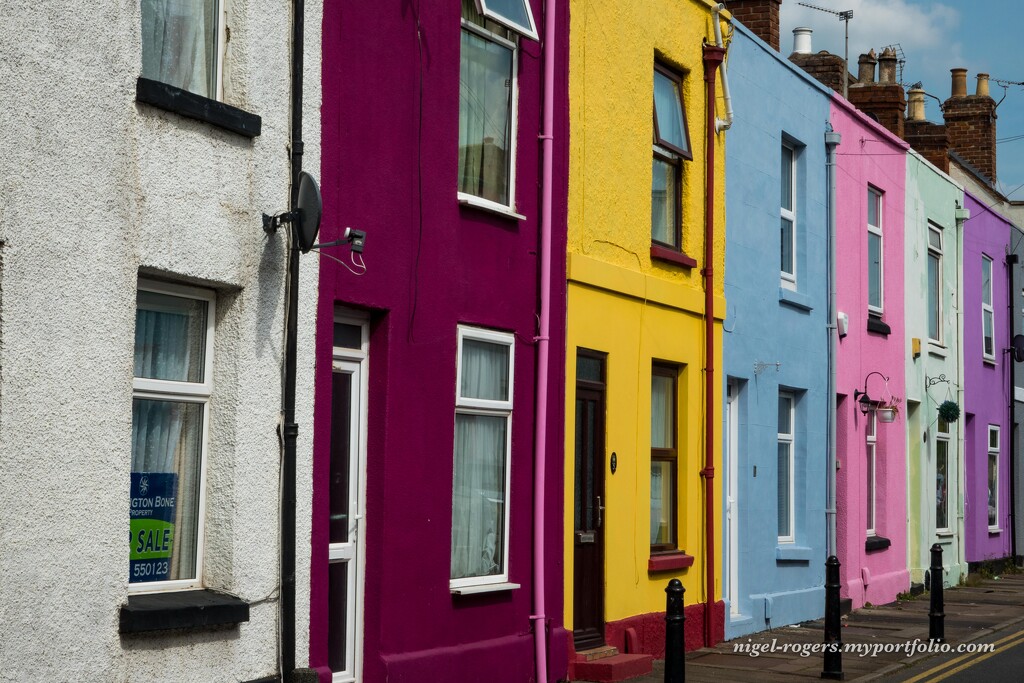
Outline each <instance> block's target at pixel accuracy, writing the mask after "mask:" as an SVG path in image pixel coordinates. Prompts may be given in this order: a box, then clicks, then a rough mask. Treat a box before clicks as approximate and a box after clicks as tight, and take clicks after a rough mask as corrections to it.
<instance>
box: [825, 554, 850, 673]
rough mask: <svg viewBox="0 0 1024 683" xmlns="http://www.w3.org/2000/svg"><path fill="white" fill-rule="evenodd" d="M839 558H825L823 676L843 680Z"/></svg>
mask: <svg viewBox="0 0 1024 683" xmlns="http://www.w3.org/2000/svg"><path fill="white" fill-rule="evenodd" d="M840 588H841V585H840V583H839V558H838V557H836V556H835V555H829V558H828V559H827V560H825V666H824V667H823V668H822V670H821V677H822V678H830V679H832V680H834V681H841V680H843V678H844V676H845V675H844V674H843V632H842V618H841V615H840V614H839V589H840Z"/></svg>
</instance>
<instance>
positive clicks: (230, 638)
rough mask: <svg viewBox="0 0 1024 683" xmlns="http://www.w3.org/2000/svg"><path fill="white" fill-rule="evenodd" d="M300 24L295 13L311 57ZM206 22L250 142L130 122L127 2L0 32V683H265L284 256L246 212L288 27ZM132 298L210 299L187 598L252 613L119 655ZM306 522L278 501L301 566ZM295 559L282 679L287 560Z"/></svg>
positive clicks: (271, 199)
mask: <svg viewBox="0 0 1024 683" xmlns="http://www.w3.org/2000/svg"><path fill="white" fill-rule="evenodd" d="M83 9H87V11H82V10H83ZM320 16H321V3H320V2H318V1H317V0H307V2H306V30H307V51H309V52H312V54H313V55H316V53H317V51H318V50H319V42H320V39H319V28H318V27H319V26H320ZM227 23H228V26H229V27H230V42H229V43H228V48H227V58H226V61H225V91H226V95H225V97H224V99H225V101H227V102H228V103H230V104H232V105H235V106H237V107H240V108H242V109H244V110H246V111H248V112H251V113H255V114H258V115H259V116H261V117H262V134H261V135H260V136H258V137H256V138H255V139H252V140H249V139H246V138H243V137H240V136H238V135H235V134H233V133H230V132H227V131H225V130H223V129H220V128H218V127H214V126H212V125H210V124H207V123H200V122H197V121H194V120H190V119H184V118H182V117H180V116H177V115H175V114H171V113H168V112H165V111H163V110H160V109H157V108H154V107H151V106H148V105H143V104H139V103H137V102H136V101H135V87H136V79H137V78H138V76H139V74H140V68H141V61H142V59H141V38H140V33H141V29H140V27H141V17H140V9H139V4H138V3H123V2H115V1H113V0H100V1H99V2H96V3H90V5H89V6H88V8H85V7H83V6H79V5H75V4H74V3H71V4H69V3H63V2H54V1H52V0H51V1H46V2H38V3H29V4H24V3H20V4H18V5H17V6H16V7H14V8H5V11H4V19H3V21H2V22H0V42H2V43H3V45H4V46H5V47H4V66H5V68H4V69H2V70H0V89H2V91H3V92H4V93H5V100H6V102H7V104H6V105H5V106H4V107H2V108H0V131H2V132H0V148H2V149H3V153H2V154H0V197H2V200H0V244H2V245H3V247H2V251H3V261H2V272H0V282H2V288H3V298H2V306H3V308H2V310H0V416H2V419H0V453H2V466H0V467H2V469H0V507H2V509H3V511H4V512H3V523H2V524H0V584H2V586H3V594H4V597H3V600H0V661H2V662H3V670H2V673H0V678H2V679H4V680H14V681H20V680H29V679H31V680H80V681H115V680H116V681H133V680H140V681H142V680H168V681H196V682H197V683H200V682H202V683H205V682H208V681H212V680H226V679H230V680H243V681H244V680H251V679H256V678H260V677H264V676H270V675H273V674H274V673H275V672H276V671H277V669H278V664H277V657H278V609H279V607H278V602H277V598H278V591H277V588H278V576H279V569H278V566H279V563H278V555H279V533H278V511H279V505H278V500H279V497H278V496H279V494H278V480H279V469H280V468H279V452H280V450H279V445H278V437H277V426H278V421H279V410H280V401H281V364H282V356H283V336H284V314H283V302H284V297H285V289H286V287H285V257H286V248H285V240H284V236H283V232H282V233H279V234H278V235H277V236H274V237H271V238H269V239H268V238H267V237H266V236H265V235H264V233H263V232H262V230H261V222H260V213H261V212H263V211H266V212H268V213H271V212H280V211H283V210H285V209H286V208H287V205H288V184H289V165H288V136H289V122H290V118H289V92H290V90H289V54H290V42H291V41H290V27H291V16H290V10H289V9H288V5H287V4H281V3H268V2H249V3H232V4H230V6H229V8H228V15H227ZM98 37H99V38H98ZM305 64H306V75H305V87H306V94H305V102H306V108H305V117H304V120H305V123H304V127H305V138H306V140H307V141H308V142H307V145H306V154H305V163H306V167H307V168H312V169H316V168H318V167H319V153H318V149H319V147H318V144H317V141H318V140H319V116H318V112H319V107H320V78H319V70H320V67H319V60H317V59H307V60H306V62H305ZM317 266H318V264H317V260H316V258H315V257H305V258H304V259H303V263H302V279H301V291H300V302H301V303H300V311H299V330H300V333H299V362H298V367H299V369H300V372H299V376H298V406H299V410H298V416H297V417H298V422H299V423H300V425H302V428H301V429H300V433H299V444H298V452H299V454H300V462H299V484H298V488H299V491H309V489H310V474H309V459H310V455H311V451H312V445H311V444H312V442H311V437H312V429H311V422H312V411H311V406H312V394H313V390H312V380H313V372H312V368H313V337H314V335H313V329H314V317H315V314H316V308H315V302H316V297H315V291H316V289H315V288H316V282H317ZM140 275H147V276H152V277H154V278H159V279H161V280H168V281H172V282H176V283H184V284H190V285H197V286H201V287H204V288H208V289H211V290H214V291H215V292H216V295H217V317H216V325H217V326H216V339H215V346H214V350H213V353H214V365H213V367H214V371H213V398H212V406H211V425H210V429H209V450H208V461H207V463H208V464H207V488H206V536H205V554H206V567H205V572H204V575H203V583H204V585H206V586H207V587H210V588H215V589H219V590H223V591H226V592H229V593H232V594H234V595H237V596H239V597H241V598H242V599H244V600H246V601H248V602H250V604H251V614H250V620H249V621H248V622H247V623H243V624H241V625H240V626H238V627H230V628H222V629H217V630H206V631H176V632H167V633H164V634H160V633H157V634H151V635H145V634H141V635H132V636H127V635H124V636H123V635H120V634H119V632H118V617H119V610H120V608H121V606H122V605H123V604H125V603H126V601H127V598H128V556H129V547H128V543H127V537H128V531H129V516H128V505H129V471H130V467H131V434H132V424H131V423H132V373H133V344H134V328H135V306H136V303H135V301H136V288H137V280H138V277H139V276H140ZM309 507H310V506H309V500H308V497H307V499H306V500H303V499H302V497H301V496H300V505H299V509H298V514H297V518H298V519H299V520H300V525H299V531H298V546H299V547H300V548H303V547H308V542H309V528H308V526H309V525H308V520H309V518H310V513H309ZM303 521H304V522H303ZM298 557H299V565H298V571H299V580H298V586H299V600H298V606H297V609H296V612H297V614H298V615H299V617H298V624H297V628H296V631H297V633H298V634H299V638H300V642H299V644H298V648H297V657H296V659H297V661H298V662H299V663H300V664H301V663H302V662H304V661H305V660H306V657H307V655H306V650H307V645H306V641H305V636H304V634H305V633H307V630H308V629H307V627H306V626H305V623H306V617H305V616H304V615H307V614H308V606H307V604H308V598H307V597H306V595H305V592H304V591H303V586H306V585H308V581H306V580H304V579H303V577H304V576H308V554H304V553H300V554H299V556H298Z"/></svg>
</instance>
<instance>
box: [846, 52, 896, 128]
mask: <svg viewBox="0 0 1024 683" xmlns="http://www.w3.org/2000/svg"><path fill="white" fill-rule="evenodd" d="M875 61H876V60H875V54H874V51H871V52H869V53H868V54H866V55H861V56H860V59H859V60H858V64H859V67H860V69H859V78H858V80H857V82H856V83H855V84H853V85H851V86H850V88H849V97H850V103H851V104H852V105H854V106H855V107H857V108H858V109H860V110H861V111H862V112H864V113H865V114H867V115H869V116H870V117H871V118H873V119H875V120H876V121H878V122H879V123H880V124H882V125H883V126H885V127H886V128H887V129H889V131H891V132H892V133H893V134H895V135H897V136H899V137H900V138H902V137H903V136H904V123H905V114H904V111H905V110H906V107H907V100H906V97H905V96H904V94H903V86H901V85H900V84H899V83H897V82H896V51H895V50H894V49H892V48H891V47H887V48H885V50H883V51H882V54H881V55H879V57H878V60H877V61H878V81H875V80H874V75H875Z"/></svg>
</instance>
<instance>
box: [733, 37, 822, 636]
mask: <svg viewBox="0 0 1024 683" xmlns="http://www.w3.org/2000/svg"><path fill="white" fill-rule="evenodd" d="M734 28H735V32H734V35H733V40H732V44H731V47H730V49H729V53H730V56H729V67H728V69H729V70H728V79H729V86H730V89H731V92H732V103H733V108H734V110H735V114H734V121H733V125H732V128H731V130H730V131H729V132H728V133H727V138H728V141H727V145H726V177H725V188H726V193H725V195H726V217H727V228H726V260H725V295H726V298H727V301H728V311H727V318H726V321H725V333H724V335H723V337H724V340H723V344H724V348H723V354H724V367H725V372H724V373H723V375H724V376H725V379H724V381H725V382H726V387H725V389H726V391H725V396H726V397H727V398H726V406H725V410H724V411H723V414H724V419H725V423H724V425H723V434H724V435H725V445H726V447H725V458H724V460H725V472H724V480H723V504H724V505H725V515H724V535H723V550H724V558H723V576H722V586H723V589H724V591H723V593H724V595H725V598H726V604H727V605H728V607H727V613H726V625H725V635H726V638H736V637H739V636H742V635H745V634H748V633H753V632H756V631H762V630H764V629H766V628H769V627H777V626H783V625H786V624H792V623H796V622H799V621H802V620H806V619H812V618H817V617H820V616H822V615H823V614H824V604H825V603H824V579H825V558H826V515H825V508H826V466H825V465H826V459H827V457H828V450H829V444H828V428H827V425H828V419H829V401H828V396H829V391H828V377H829V360H828V352H829V332H828V323H827V321H828V304H829V283H828V271H827V268H828V225H829V222H828V214H827V199H828V183H827V174H826V145H825V134H826V132H827V131H828V130H829V127H828V120H829V102H830V97H831V91H829V90H828V89H827V88H825V87H824V86H822V85H820V84H819V83H818V82H817V81H816V80H814V79H813V78H811V77H810V76H808V75H807V74H806V73H804V72H803V71H801V70H800V69H799V68H797V67H795V66H794V65H792V64H790V62H789V61H788V60H787V59H785V58H784V57H783V56H782V55H780V54H779V53H778V52H777V51H775V50H774V49H772V48H771V47H770V46H769V45H768V44H766V43H765V42H763V41H762V40H761V39H759V38H757V37H756V36H755V35H754V34H753V33H751V32H750V31H749V30H748V29H746V28H745V27H744V26H742V25H740V24H737V23H734Z"/></svg>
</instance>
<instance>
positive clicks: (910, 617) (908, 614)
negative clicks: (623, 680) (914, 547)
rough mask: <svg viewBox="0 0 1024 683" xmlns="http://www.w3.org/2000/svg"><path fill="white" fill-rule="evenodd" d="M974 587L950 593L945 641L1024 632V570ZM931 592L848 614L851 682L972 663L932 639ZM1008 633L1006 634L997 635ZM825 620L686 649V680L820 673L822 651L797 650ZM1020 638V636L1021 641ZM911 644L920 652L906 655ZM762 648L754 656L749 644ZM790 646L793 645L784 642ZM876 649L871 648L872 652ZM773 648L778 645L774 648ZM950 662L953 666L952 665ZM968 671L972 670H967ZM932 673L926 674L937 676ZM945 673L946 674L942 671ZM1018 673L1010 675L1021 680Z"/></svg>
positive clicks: (660, 665)
mask: <svg viewBox="0 0 1024 683" xmlns="http://www.w3.org/2000/svg"><path fill="white" fill-rule="evenodd" d="M969 583H970V584H972V585H969V586H961V587H956V588H947V589H945V590H944V591H943V594H944V598H945V614H946V619H945V635H946V642H947V643H948V644H949V645H950V646H951V648H953V649H955V648H957V646H958V645H965V646H966V645H967V644H973V645H971V647H975V646H977V645H978V644H980V643H986V642H996V641H998V640H1008V638H1007V637H1006V634H1008V633H1012V632H1014V631H1022V630H1024V574H1007V575H1002V576H999V577H995V578H991V579H979V578H977V577H973V576H972V577H971V580H970V581H969ZM928 611H929V594H928V593H927V592H925V593H924V594H923V595H919V596H917V597H915V598H911V599H909V600H899V601H897V602H894V603H891V604H888V605H878V606H871V607H864V608H861V609H858V610H854V611H853V613H851V614H849V615H848V616H845V617H843V620H842V640H843V644H844V646H847V647H849V646H851V645H859V647H860V648H862V650H861V651H860V652H851V651H847V652H844V654H843V657H842V666H843V672H844V674H845V678H844V680H846V681H873V680H883V679H885V680H886V681H896V680H906V679H908V678H914V679H915V680H917V676H919V675H920V672H925V673H927V672H929V671H932V670H937V668H938V667H939V666H940V665H941V666H945V662H947V661H949V662H952V661H953V660H954V659H955V660H956V661H957V666H959V667H960V668H961V669H963V668H965V666H966V667H969V666H970V665H971V662H970V660H971V659H972V658H982V657H983V656H982V655H975V654H972V655H968V656H966V657H965V656H963V655H960V654H959V653H957V652H955V651H954V652H952V653H946V654H942V653H939V652H937V651H936V650H937V649H938V648H936V647H935V646H934V644H933V646H932V647H931V648H930V650H931V651H929V648H928V645H929V641H928ZM1000 634H1001V635H1002V637H1001V638H999V637H997V636H998V635H1000ZM823 640H824V621H823V620H817V621H810V622H805V623H803V624H798V625H794V626H785V627H780V628H775V629H772V630H770V631H763V632H761V633H756V634H752V635H748V636H743V637H741V638H737V639H736V640H733V641H726V642H723V643H719V644H718V645H717V646H715V647H713V648H703V649H701V650H696V651H694V652H690V653H688V654H687V655H686V681H687V683H724V682H731V683H747V682H751V683H755V682H756V683H772V682H773V681H794V680H801V679H806V680H808V681H809V680H811V679H813V680H817V681H820V680H822V679H821V671H822V663H823V654H822V653H821V652H820V651H819V652H811V653H809V654H808V656H802V655H801V653H800V652H799V651H798V648H808V649H809V648H812V647H814V646H818V647H820V646H821V643H822V642H823ZM1014 642H1017V641H1016V639H1015V640H1014ZM907 643H912V644H914V643H916V646H912V647H911V649H912V650H913V654H909V655H908V653H907V651H906V650H907V648H908V646H907ZM748 646H749V648H750V649H753V648H755V647H756V648H758V649H759V650H760V654H758V656H756V657H755V656H751V655H750V654H749V649H748V651H746V652H744V651H738V650H741V649H743V648H747V647H748ZM784 647H787V648H788V651H783V650H782V648H784ZM869 649H870V652H869V651H868V650H869ZM773 650H774V651H773ZM950 666H953V664H951V665H950ZM968 673H969V672H968ZM937 677H938V675H937V674H936V675H935V676H932V675H928V676H926V677H924V678H921V679H920V680H937ZM943 678H944V676H943ZM1022 678H1024V676H1022V675H1020V670H1019V669H1018V670H1017V677H1016V678H1010V679H1007V680H1022ZM664 680H665V678H664V662H662V661H655V662H654V672H653V673H651V674H650V675H647V676H641V677H638V678H633V679H630V681H629V683H664Z"/></svg>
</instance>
